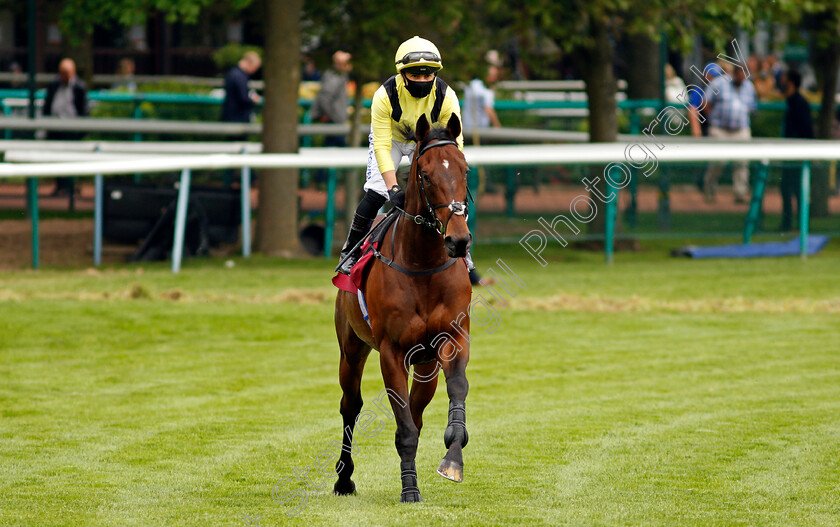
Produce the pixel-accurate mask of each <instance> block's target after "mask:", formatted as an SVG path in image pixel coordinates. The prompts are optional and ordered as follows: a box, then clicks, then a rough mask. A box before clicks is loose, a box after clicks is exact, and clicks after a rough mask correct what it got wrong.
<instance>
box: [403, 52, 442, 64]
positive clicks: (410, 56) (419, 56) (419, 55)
mask: <svg viewBox="0 0 840 527" xmlns="http://www.w3.org/2000/svg"><path fill="white" fill-rule="evenodd" d="M421 60H430V61H432V62H440V57H438V56H437V55H436V54H435V53H432V52H431V51H412V52H411V53H406V54H405V56H404V57H403V58H402V59H400V60H398V61H397V64H399V63H403V64H411V63H413V62H420V61H421Z"/></svg>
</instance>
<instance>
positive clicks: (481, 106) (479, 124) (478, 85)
mask: <svg viewBox="0 0 840 527" xmlns="http://www.w3.org/2000/svg"><path fill="white" fill-rule="evenodd" d="M498 79H499V68H497V67H496V66H490V67H488V68H487V84H489V85H490V86H493V85H494V84H496V81H498ZM495 102H496V97H495V95H494V94H493V90H492V89H490V88H488V87H487V86H486V85H485V84H484V82H482V80H481V79H478V78H475V79H473V80H472V81H471V82H470V83H469V84H468V85H467V87H466V89H465V90H464V107H463V109H462V110H461V118H462V119H463V120H464V129H465V130H470V129H471V128H488V127H490V126H491V125H492V126H496V127H499V126H502V123H500V122H499V117H498V116H497V115H496V110H495V108H494V104H495ZM467 135H469V134H467Z"/></svg>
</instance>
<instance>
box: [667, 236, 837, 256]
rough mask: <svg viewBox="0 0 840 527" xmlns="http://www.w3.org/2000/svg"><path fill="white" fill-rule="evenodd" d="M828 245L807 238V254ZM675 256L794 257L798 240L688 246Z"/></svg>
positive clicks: (824, 240) (822, 240)
mask: <svg viewBox="0 0 840 527" xmlns="http://www.w3.org/2000/svg"><path fill="white" fill-rule="evenodd" d="M827 243H828V236H808V254H809V255H812V254H816V253H818V252H820V250H822V248H823V247H825V244H827ZM673 254H674V255H675V256H688V257H689V258H760V257H769V256H794V255H797V254H799V238H793V239H792V240H788V241H786V242H767V243H751V244H739V245H711V246H708V245H704V246H700V245H690V246H688V247H683V248H682V249H677V250H676V251H674V252H673Z"/></svg>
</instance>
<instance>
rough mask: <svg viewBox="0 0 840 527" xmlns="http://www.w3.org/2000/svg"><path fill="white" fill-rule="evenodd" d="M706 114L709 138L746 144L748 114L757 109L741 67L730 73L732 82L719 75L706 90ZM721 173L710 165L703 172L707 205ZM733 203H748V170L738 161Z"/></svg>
mask: <svg viewBox="0 0 840 527" xmlns="http://www.w3.org/2000/svg"><path fill="white" fill-rule="evenodd" d="M705 99H706V111H708V113H709V137H715V138H718V139H724V140H728V141H749V140H750V139H751V138H752V133H751V131H750V113H751V112H753V111H755V109H756V108H757V104H758V103H757V101H756V96H755V87H754V86H753V84H752V82H750V81H749V80H748V79H747V78H746V72H745V71H744V70H743V68H741V67H737V68H735V69H734V70H733V71H732V78H731V79H730V78H729V77H728V76H725V75H721V76H719V77H717V78H716V79H715V80H713V81H712V83H711V85H710V86H709V87H708V88H706V92H705ZM722 170H723V165H721V164H720V163H712V164H710V165H709V166H708V168H707V169H706V174H705V177H704V179H703V190H704V193H705V195H706V201H709V202H713V201H714V200H715V190H716V186H717V180H718V178H719V177H720V173H721V171H722ZM732 187H733V191H734V194H735V203H747V201H748V200H749V194H748V193H749V169H748V167H747V162H746V161H738V162H736V165H735V170H734V171H733V174H732Z"/></svg>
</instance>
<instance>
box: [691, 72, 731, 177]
mask: <svg viewBox="0 0 840 527" xmlns="http://www.w3.org/2000/svg"><path fill="white" fill-rule="evenodd" d="M703 71H705V72H706V75H705V77H706V80H707V81H709V82H711V81H712V80H714V79H715V78H716V77H718V76H720V75H723V69H722V68H721V67H720V66H718V65H717V64H715V63H714V62H710V63H708V64H706V67H705V68H704V70H703ZM704 100H705V98H704V96H703V94H701V93H700V92H698V91H696V90H691V91H690V92H689V93H688V103H689V104H690V105H691V107H692V108H694V110H693V111H690V112H688V120H689V122H690V124H691V135H692V136H694V137H702V136H707V135H709V119H708V118H707V117H706V116H702V117H703V121H702V122H701V121H700V117H701V115H700V113H699V110H698V108H700V106H701V105H702V104H703V101H704ZM700 185H701V190H702V181H701V183H700Z"/></svg>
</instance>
